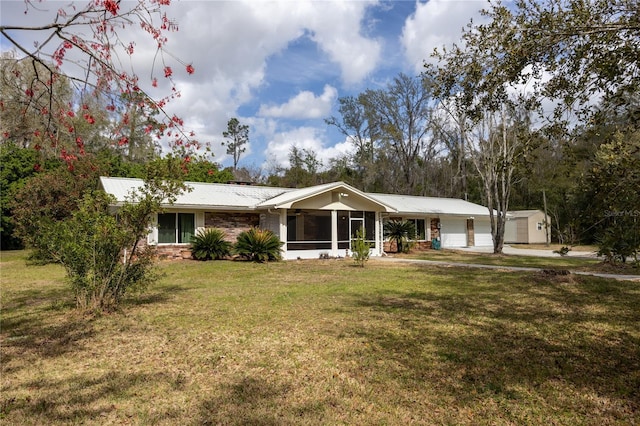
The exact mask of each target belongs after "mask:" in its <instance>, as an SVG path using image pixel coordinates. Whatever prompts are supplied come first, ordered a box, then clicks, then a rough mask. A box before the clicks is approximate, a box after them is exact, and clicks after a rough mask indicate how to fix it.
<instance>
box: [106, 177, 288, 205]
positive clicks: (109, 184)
mask: <svg viewBox="0 0 640 426" xmlns="http://www.w3.org/2000/svg"><path fill="white" fill-rule="evenodd" d="M100 182H101V184H102V188H103V189H104V190H105V191H106V192H107V193H109V194H111V195H113V196H115V197H116V199H117V200H118V202H120V203H121V202H123V201H125V200H126V198H127V195H128V194H130V193H131V191H132V190H136V189H139V188H141V187H142V186H143V181H142V180H141V179H129V178H114V177H101V178H100ZM185 183H186V184H187V186H188V187H190V188H191V191H190V192H184V193H182V194H180V195H179V196H178V198H177V199H176V201H175V203H173V206H174V207H194V208H206V207H210V208H220V209H222V208H229V209H253V208H255V207H256V206H257V205H258V204H260V203H261V202H263V201H265V200H268V199H271V198H274V197H276V196H278V195H280V194H283V193H285V192H289V191H295V189H291V188H274V187H268V186H252V185H233V184H222V183H200V182H185Z"/></svg>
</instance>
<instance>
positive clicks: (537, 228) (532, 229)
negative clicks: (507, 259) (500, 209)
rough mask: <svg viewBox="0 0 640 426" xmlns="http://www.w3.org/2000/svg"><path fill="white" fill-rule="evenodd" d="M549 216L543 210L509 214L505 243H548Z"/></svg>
mask: <svg viewBox="0 0 640 426" xmlns="http://www.w3.org/2000/svg"><path fill="white" fill-rule="evenodd" d="M550 220H551V219H550V218H549V216H547V217H546V220H545V215H544V212H543V211H541V210H513V211H510V212H508V213H507V222H506V224H505V231H504V242H505V243H513V244H541V243H546V242H547V232H548V225H549V224H550V223H551V222H550Z"/></svg>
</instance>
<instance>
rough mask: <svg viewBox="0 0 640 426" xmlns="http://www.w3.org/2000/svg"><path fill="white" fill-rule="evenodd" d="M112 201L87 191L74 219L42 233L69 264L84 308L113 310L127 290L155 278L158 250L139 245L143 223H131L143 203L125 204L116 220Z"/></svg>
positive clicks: (42, 240) (46, 245)
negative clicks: (110, 206) (156, 251)
mask: <svg viewBox="0 0 640 426" xmlns="http://www.w3.org/2000/svg"><path fill="white" fill-rule="evenodd" d="M110 202H113V200H112V199H111V198H110V197H108V196H107V195H106V194H104V193H101V192H98V193H95V194H87V195H85V197H84V198H83V200H82V201H81V202H80V206H79V209H78V210H77V211H75V212H73V213H72V215H71V217H70V218H67V219H64V220H60V221H57V222H49V223H48V224H47V225H46V226H44V227H43V228H42V229H41V232H40V234H39V237H38V238H39V247H41V249H46V250H47V252H48V253H49V255H50V257H51V258H52V259H53V260H55V261H56V262H59V263H60V264H62V266H64V268H65V270H66V273H67V279H68V280H69V282H70V284H71V287H72V288H73V291H74V293H75V297H76V303H77V305H78V307H79V308H81V309H86V310H94V311H109V310H113V309H115V308H116V307H117V305H118V304H119V302H120V301H121V300H122V298H123V296H124V295H125V294H126V293H127V292H128V291H130V290H133V289H136V288H137V289H142V288H144V287H145V286H146V285H147V284H149V283H150V282H151V281H152V280H153V279H154V277H155V275H154V274H153V273H152V272H153V271H152V267H153V254H154V253H153V250H151V249H140V248H139V247H138V241H139V239H140V238H141V237H142V236H143V235H144V232H145V227H144V224H140V223H139V222H138V221H135V222H138V223H137V225H136V226H132V225H133V222H132V221H130V219H132V218H134V217H135V216H136V213H137V212H136V210H139V209H140V206H138V205H126V206H123V208H122V209H121V211H120V215H121V216H120V219H117V218H116V217H115V216H114V215H112V214H110V212H109V203H110Z"/></svg>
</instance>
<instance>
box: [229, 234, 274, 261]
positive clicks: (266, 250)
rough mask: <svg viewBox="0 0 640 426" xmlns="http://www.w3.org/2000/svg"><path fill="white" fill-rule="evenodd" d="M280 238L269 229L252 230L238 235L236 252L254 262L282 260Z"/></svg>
mask: <svg viewBox="0 0 640 426" xmlns="http://www.w3.org/2000/svg"><path fill="white" fill-rule="evenodd" d="M282 245H283V243H282V242H281V241H280V238H278V236H277V235H276V234H274V233H273V232H271V231H269V230H268V229H259V228H251V229H249V230H248V231H244V232H242V233H240V235H238V240H237V242H236V245H235V252H236V254H238V255H239V256H241V257H244V258H245V259H247V260H251V261H254V262H267V261H270V260H280V259H282V253H281V247H282Z"/></svg>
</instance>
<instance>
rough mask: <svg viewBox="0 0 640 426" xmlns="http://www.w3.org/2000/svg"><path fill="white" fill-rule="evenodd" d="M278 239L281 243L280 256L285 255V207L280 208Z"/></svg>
mask: <svg viewBox="0 0 640 426" xmlns="http://www.w3.org/2000/svg"><path fill="white" fill-rule="evenodd" d="M280 241H282V242H283V243H284V244H283V245H282V257H284V258H286V257H287V209H282V210H280Z"/></svg>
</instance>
